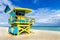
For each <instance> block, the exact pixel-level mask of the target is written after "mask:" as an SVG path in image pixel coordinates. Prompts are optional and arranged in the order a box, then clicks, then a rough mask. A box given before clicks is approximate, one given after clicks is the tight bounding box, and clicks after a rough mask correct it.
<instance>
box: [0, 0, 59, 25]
mask: <svg viewBox="0 0 60 40" xmlns="http://www.w3.org/2000/svg"><path fill="white" fill-rule="evenodd" d="M6 5H9V7H10V8H11V9H12V8H14V7H22V8H30V9H32V12H31V13H29V14H27V15H26V16H30V17H33V18H35V24H34V25H36V26H37V25H39V26H60V0H0V25H4V26H9V25H10V24H9V23H8V18H9V14H6V13H4V9H5V7H6Z"/></svg>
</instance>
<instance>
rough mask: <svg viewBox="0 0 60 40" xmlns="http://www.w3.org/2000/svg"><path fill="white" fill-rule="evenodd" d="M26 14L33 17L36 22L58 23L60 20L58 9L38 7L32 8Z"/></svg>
mask: <svg viewBox="0 0 60 40" xmlns="http://www.w3.org/2000/svg"><path fill="white" fill-rule="evenodd" d="M27 16H31V17H34V18H35V22H37V23H54V24H56V23H59V22H60V10H53V9H47V8H39V9H37V10H33V12H31V13H30V14H28V15H27Z"/></svg>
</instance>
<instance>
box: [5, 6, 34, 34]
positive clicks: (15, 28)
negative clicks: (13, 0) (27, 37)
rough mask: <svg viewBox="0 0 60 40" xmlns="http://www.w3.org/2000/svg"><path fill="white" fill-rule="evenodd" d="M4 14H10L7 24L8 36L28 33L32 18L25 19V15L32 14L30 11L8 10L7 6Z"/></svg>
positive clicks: (23, 9) (25, 9)
mask: <svg viewBox="0 0 60 40" xmlns="http://www.w3.org/2000/svg"><path fill="white" fill-rule="evenodd" d="M5 12H8V13H9V14H10V18H9V23H10V24H11V27H9V29H8V32H9V33H10V34H12V35H20V34H21V33H23V32H27V33H28V34H29V33H30V27H31V25H32V24H34V18H30V17H26V16H25V14H28V13H29V12H32V11H31V9H28V8H14V9H12V10H10V8H9V7H8V6H7V7H6V9H5Z"/></svg>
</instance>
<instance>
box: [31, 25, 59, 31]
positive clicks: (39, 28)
mask: <svg viewBox="0 0 60 40" xmlns="http://www.w3.org/2000/svg"><path fill="white" fill-rule="evenodd" d="M31 29H37V30H51V31H60V26H32V27H31Z"/></svg>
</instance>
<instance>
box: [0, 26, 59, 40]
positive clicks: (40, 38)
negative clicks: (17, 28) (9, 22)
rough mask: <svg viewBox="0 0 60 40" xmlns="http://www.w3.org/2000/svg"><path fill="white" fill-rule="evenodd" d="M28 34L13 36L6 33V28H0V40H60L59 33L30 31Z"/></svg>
mask: <svg viewBox="0 0 60 40" xmlns="http://www.w3.org/2000/svg"><path fill="white" fill-rule="evenodd" d="M31 31H32V32H31V33H30V34H21V35H19V36H13V35H10V34H9V33H8V28H7V27H0V40H60V32H59V31H47V30H31Z"/></svg>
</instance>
